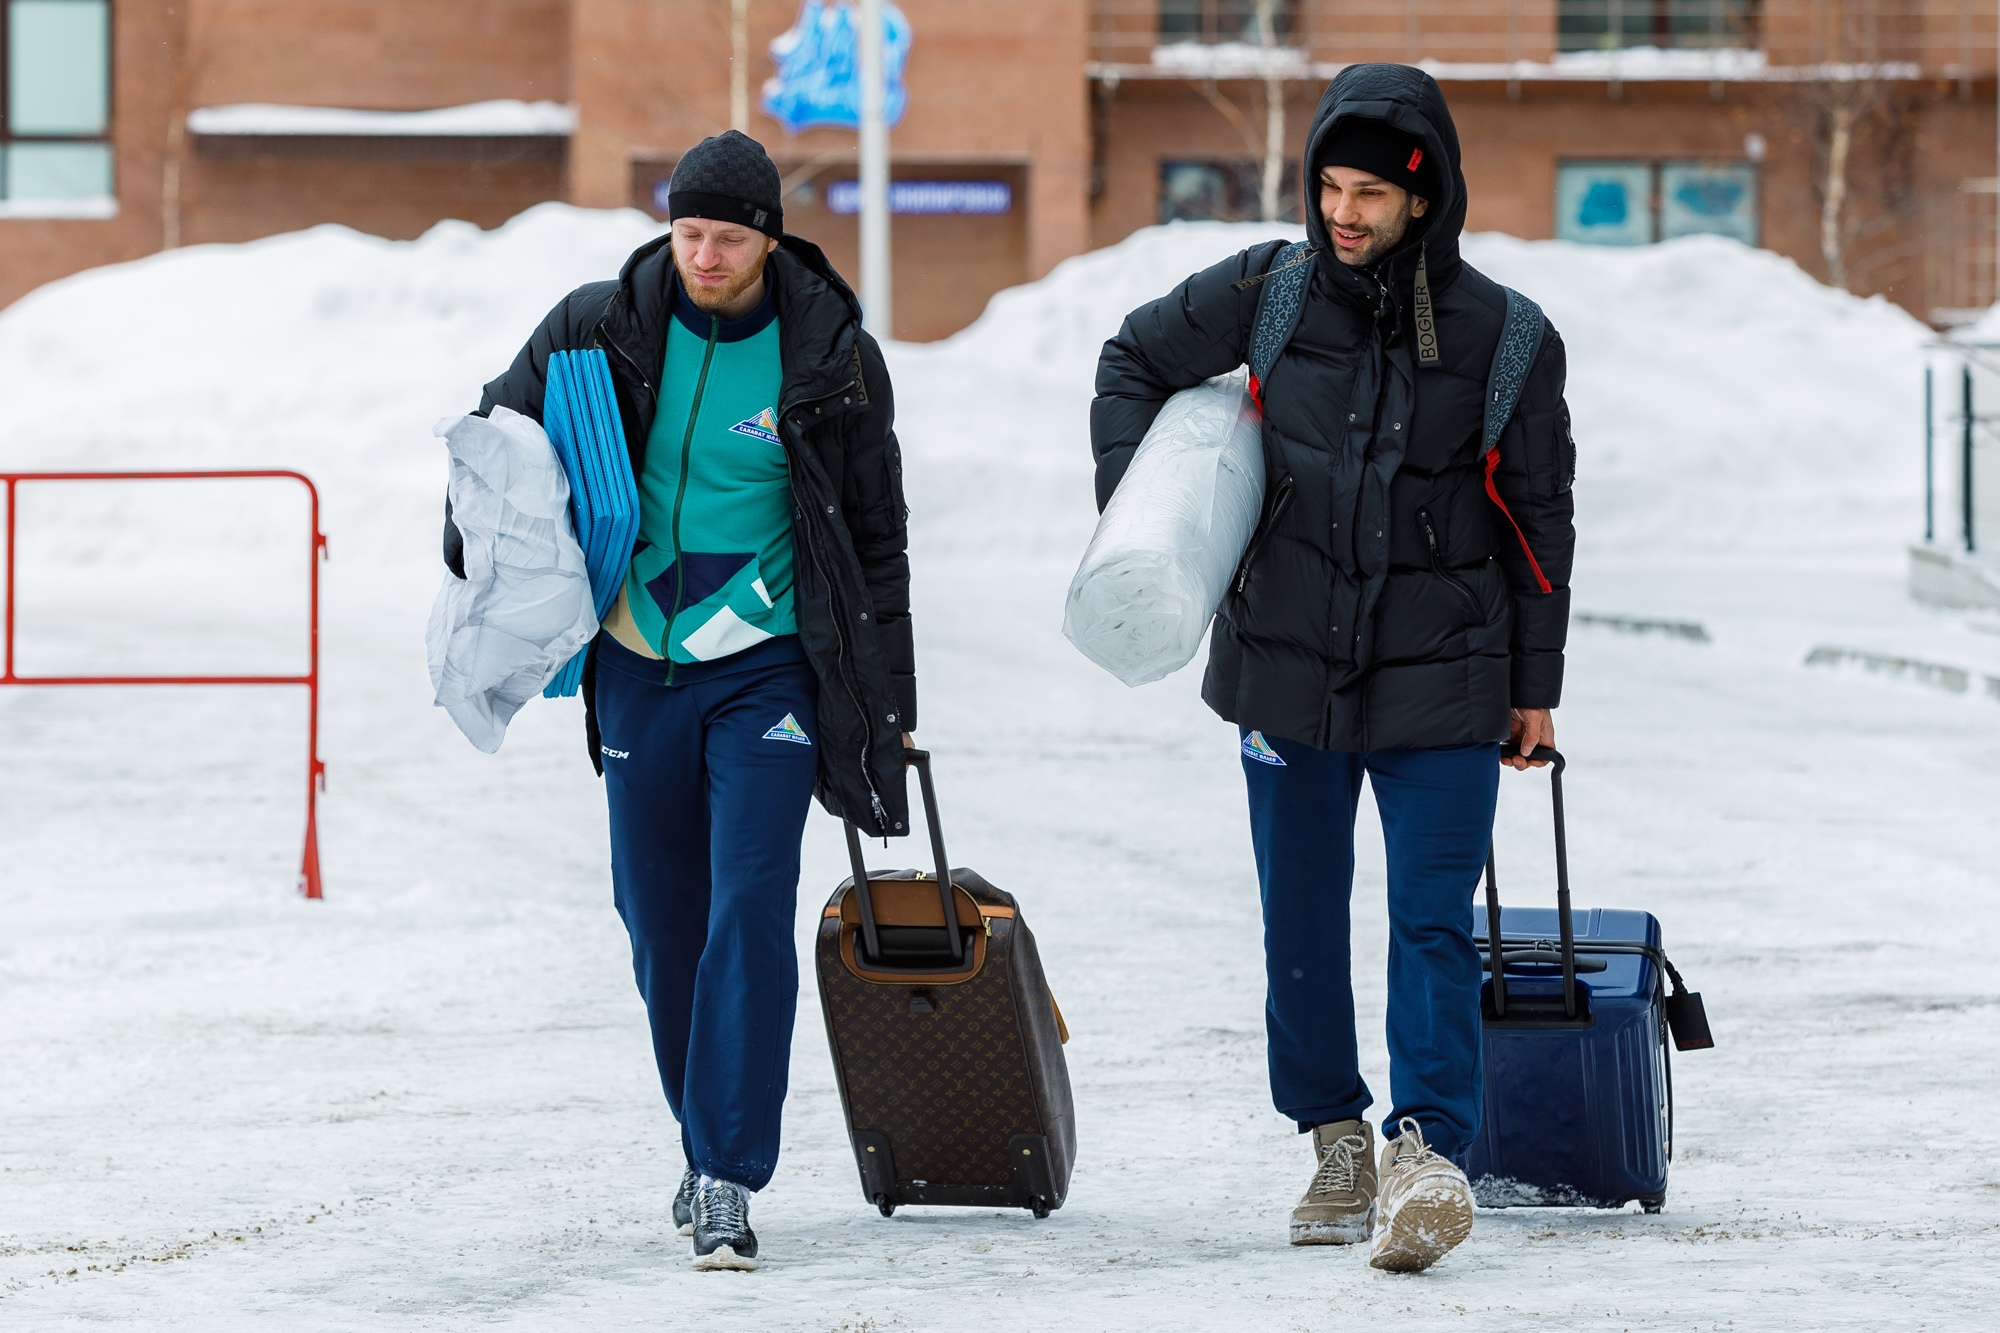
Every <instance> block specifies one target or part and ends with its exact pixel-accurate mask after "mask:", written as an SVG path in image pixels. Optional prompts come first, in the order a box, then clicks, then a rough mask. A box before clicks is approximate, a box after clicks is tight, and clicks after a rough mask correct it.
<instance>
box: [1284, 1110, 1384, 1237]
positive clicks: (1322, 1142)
mask: <svg viewBox="0 0 2000 1333" xmlns="http://www.w3.org/2000/svg"><path fill="white" fill-rule="evenodd" d="M1313 1151H1315V1152H1317V1153H1318V1154H1319V1170H1317V1171H1315V1172H1313V1178H1312V1184H1310V1185H1308V1186H1306V1193H1305V1197H1304V1198H1302V1199H1300V1200H1299V1206H1298V1207H1296V1208H1294V1209H1292V1244H1294V1245H1356V1244H1359V1243H1360V1242H1362V1241H1364V1240H1367V1239H1368V1233H1369V1232H1370V1231H1372V1230H1373V1229H1374V1226H1375V1131H1374V1130H1372V1129H1370V1128H1369V1127H1368V1122H1367V1121H1365V1120H1336V1121H1334V1122H1333V1123H1332V1124H1330V1125H1319V1126H1316V1127H1315V1128H1314V1129H1313Z"/></svg>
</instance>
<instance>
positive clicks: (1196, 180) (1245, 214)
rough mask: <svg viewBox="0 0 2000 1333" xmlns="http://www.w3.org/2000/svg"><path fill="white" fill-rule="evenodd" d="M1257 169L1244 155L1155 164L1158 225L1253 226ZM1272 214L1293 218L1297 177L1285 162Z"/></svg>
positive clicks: (1257, 211) (1259, 180) (1258, 209)
mask: <svg viewBox="0 0 2000 1333" xmlns="http://www.w3.org/2000/svg"><path fill="white" fill-rule="evenodd" d="M1262 192H1263V171H1262V168H1261V167H1260V166H1259V165H1258V164H1257V163H1256V162H1254V161H1252V160H1251V159H1249V158H1247V157H1240V158H1218V159H1209V160H1202V161H1188V160H1172V159H1170V160H1168V161H1164V162H1161V163H1160V221H1162V222H1255V221H1257V220H1258V219H1259V217H1260V216H1261V215H1262V205H1261V197H1262ZM1278 216H1279V218H1280V219H1282V220H1283V221H1286V222H1297V221H1298V220H1299V176H1298V171H1297V169H1296V167H1295V164H1293V163H1292V162H1291V161H1290V160H1289V159H1287V161H1286V164H1285V176H1284V184H1283V185H1282V186H1281V187H1280V190H1279V194H1278Z"/></svg>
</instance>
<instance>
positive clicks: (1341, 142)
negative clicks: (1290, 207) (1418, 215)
mask: <svg viewBox="0 0 2000 1333" xmlns="http://www.w3.org/2000/svg"><path fill="white" fill-rule="evenodd" d="M1314 157H1315V160H1314V162H1313V172H1314V174H1315V175H1317V174H1318V173H1319V172H1320V171H1321V170H1322V169H1323V168H1326V167H1350V168H1352V169H1354V170H1355V171H1365V172H1367V173H1368V174H1369V175H1371V176H1379V177H1381V178H1382V179H1383V180H1385V181H1388V182H1389V183H1390V184H1392V185H1400V186H1402V187H1403V188H1404V189H1406V190H1408V191H1409V192H1410V193H1411V194H1414V195H1416V196H1418V197H1419V198H1423V199H1436V198H1437V197H1438V189H1437V182H1438V174H1437V166H1436V164H1434V163H1433V162H1432V161H1431V154H1430V150H1429V149H1427V148H1425V147H1424V145H1423V141H1422V140H1420V139H1417V138H1414V137H1412V136H1411V135H1408V134H1405V133H1403V132H1402V131H1401V130H1399V129H1396V128H1394V127H1393V126H1391V125H1389V124H1388V123H1387V122H1385V121H1380V120H1372V119H1366V118H1363V117H1360V116H1349V117H1347V118H1346V119H1344V120H1342V121H1340V122H1339V123H1338V124H1336V125H1335V126H1334V127H1333V129H1332V131H1331V132H1329V133H1328V134H1327V136H1326V139H1325V141H1324V142H1322V143H1321V144H1320V147H1319V152H1318V153H1317V154H1315V155H1314Z"/></svg>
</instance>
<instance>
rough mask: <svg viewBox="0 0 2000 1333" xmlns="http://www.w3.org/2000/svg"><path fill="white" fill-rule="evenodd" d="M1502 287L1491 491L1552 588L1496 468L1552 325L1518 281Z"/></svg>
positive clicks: (1538, 579) (1490, 377)
mask: <svg viewBox="0 0 2000 1333" xmlns="http://www.w3.org/2000/svg"><path fill="white" fill-rule="evenodd" d="M1500 290H1502V291H1504V292H1506V293H1507V317H1506V319H1505V321H1504V322H1502V324H1501V326H1500V343H1499V346H1497V347H1495V348H1494V349H1493V369H1492V370H1491V371H1489V372H1488V373H1487V376H1486V429H1485V433H1484V434H1483V435H1482V436H1481V441H1480V445H1481V448H1482V449H1484V450H1485V453H1486V497H1487V498H1488V499H1489V500H1491V501H1493V503H1494V505H1495V507H1497V508H1498V509H1499V510H1500V512H1501V514H1502V515H1504V516H1505V517H1506V519H1507V523H1508V526H1510V527H1512V528H1513V529H1514V537H1515V539H1516V540H1518V541H1519V542H1520V543H1521V550H1522V552H1523V553H1525V554H1526V555H1527V557H1528V567H1529V568H1530V569H1532V570H1534V571H1535V583H1536V584H1537V585H1538V586H1539V587H1540V588H1541V590H1542V591H1543V592H1544V593H1547V592H1550V591H1553V589H1552V588H1551V587H1550V584H1549V580H1548V576H1547V575H1545V574H1543V573H1542V563H1541V561H1539V560H1537V559H1535V552H1534V549H1533V548H1532V547H1530V546H1529V545H1528V535H1527V534H1526V533H1524V532H1522V531H1521V525H1520V524H1519V523H1518V522H1516V521H1515V519H1514V515H1513V513H1512V511H1510V510H1509V509H1508V508H1507V502H1506V501H1505V500H1503V499H1501V498H1500V488H1499V487H1498V486H1496V485H1494V483H1493V473H1494V472H1495V471H1496V470H1497V469H1498V468H1499V466H1500V437H1501V436H1502V435H1503V434H1505V433H1506V430H1507V423H1508V422H1509V421H1512V420H1513V419H1514V409H1515V408H1517V407H1519V406H1520V405H1521V391H1522V390H1523V389H1525V388H1526V387H1527V384H1528V371H1529V369H1530V368H1532V367H1533V366H1534V364H1535V358H1536V357H1537V356H1539V355H1540V354H1541V350H1542V330H1543V328H1544V327H1546V325H1545V321H1544V319H1543V316H1542V308H1541V307H1540V306H1538V305H1536V304H1535V303H1534V302H1533V301H1531V300H1529V299H1528V298H1527V297H1525V296H1523V295H1521V293H1519V292H1517V291H1515V290H1514V289H1513V288H1512V287H1502V288H1501V289H1500Z"/></svg>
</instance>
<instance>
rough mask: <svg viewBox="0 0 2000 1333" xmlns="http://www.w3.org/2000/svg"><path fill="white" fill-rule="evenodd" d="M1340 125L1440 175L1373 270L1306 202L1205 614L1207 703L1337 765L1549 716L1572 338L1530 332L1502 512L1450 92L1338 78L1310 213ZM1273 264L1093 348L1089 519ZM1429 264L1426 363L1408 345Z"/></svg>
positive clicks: (1329, 99)
mask: <svg viewBox="0 0 2000 1333" xmlns="http://www.w3.org/2000/svg"><path fill="white" fill-rule="evenodd" d="M1346 116H1364V117H1371V118H1375V119H1379V120H1384V121H1387V122H1389V123H1390V124H1392V125H1394V126H1395V127H1396V128H1398V129H1400V130H1402V131H1404V132H1405V133H1407V134H1410V135H1412V136H1415V137H1418V138H1420V139H1421V140H1422V141H1423V142H1424V143H1425V144H1426V145H1427V146H1428V151H1429V153H1430V154H1431V155H1432V157H1433V160H1434V161H1437V162H1439V163H1442V164H1445V165H1446V166H1447V167H1448V170H1446V171H1445V172H1444V173H1443V175H1444V176H1445V178H1446V179H1445V182H1444V184H1443V186H1442V188H1441V189H1440V191H1439V193H1440V194H1441V195H1442V196H1443V197H1442V198H1439V199H1436V200H1433V201H1431V202H1432V207H1431V209H1430V211H1429V213H1428V215H1427V216H1426V217H1425V218H1423V219H1421V220H1420V221H1419V222H1418V223H1417V224H1415V225H1414V226H1413V227H1412V231H1411V235H1410V237H1409V239H1408V240H1407V241H1406V242H1405V243H1404V245H1402V246H1401V247H1399V248H1398V250H1397V251H1396V252H1395V253H1393V254H1392V255H1390V256H1389V257H1388V258H1387V259H1385V260H1384V261H1382V263H1381V264H1379V265H1378V266H1377V269H1376V271H1375V272H1373V273H1371V272H1368V271H1366V270H1361V269H1354V268H1349V267H1347V266H1346V265H1344V264H1342V263H1341V262H1340V261H1339V260H1338V259H1336V258H1335V257H1334V255H1333V253H1332V248H1331V245H1330V243H1329V238H1328V236H1327V228H1326V224H1325V222H1324V221H1323V220H1322V219H1321V217H1320V216H1319V210H1318V208H1317V207H1313V208H1309V209H1308V210H1307V214H1308V217H1307V233H1308V237H1309V239H1310V240H1311V242H1312V243H1313V244H1315V245H1317V246H1318V247H1320V249H1319V254H1318V256H1317V257H1316V258H1315V259H1313V260H1312V261H1310V262H1311V263H1312V265H1313V275H1312V280H1311V282H1310V284H1309V286H1308V290H1307V293H1306V298H1305V304H1304V308H1303V310H1302V311H1301V314H1300V317H1299V323H1298V328H1297V331H1296V332H1295V333H1294V334H1293V336H1292V339H1291V341H1290V343H1289V344H1288V345H1287V347H1286V350H1285V351H1284V353H1283V355H1281V356H1280V357H1279V358H1278V360H1277V361H1276V363H1275V364H1273V366H1272V367H1271V369H1270V373H1269V374H1268V375H1267V376H1266V377H1265V381H1264V383H1263V384H1262V397H1263V404H1264V412H1265V417H1264V458H1265V464H1266V476H1267V481H1266V486H1265V502H1264V503H1265V508H1264V518H1263V521H1262V523H1261V524H1260V526H1259V529H1258V532H1257V535H1256V536H1255V537H1254V538H1253V539H1252V542H1251V545H1250V549H1249V551H1248V552H1247V553H1246V556H1245V563H1244V567H1243V568H1242V570H1240V571H1239V576H1238V578H1237V579H1236V580H1235V581H1234V582H1233V583H1232V585H1231V592H1230V593H1229V595H1228V596H1226V597H1225V598H1224V601H1223V604H1222V607H1221V610H1220V612H1219V613H1218V615H1217V617H1216V622H1215V630H1214V635H1213V639H1212V644H1211V649H1210V655H1209V664H1208V675H1207V678H1206V679H1205V680H1204V681H1203V684H1202V697H1203V698H1204V699H1205V700H1206V701H1207V702H1208V704H1209V706H1210V707H1212V708H1213V709H1215V711H1216V712H1218V713H1220V714H1221V715H1222V716H1223V717H1224V718H1226V719H1228V720H1230V721H1232V722H1235V723H1238V724H1239V725H1241V726H1244V727H1250V728H1255V729H1258V730H1262V731H1266V732H1269V733H1271V734H1274V735H1278V736H1283V737H1286V738H1288V739H1291V740H1296V741H1301V742H1303V743H1305V744H1308V745H1313V746H1316V747H1318V748H1320V749H1327V750H1373V749H1390V748H1419V749H1421V748H1433V747H1439V746H1448V745H1464V744H1472V743H1476V742H1483V741H1496V740H1504V739H1506V737H1507V733H1508V708H1509V706H1510V705H1511V706H1512V707H1515V708H1553V707H1554V706H1555V705H1556V703H1557V701H1558V699H1559V697H1560V695H1561V690H1562V664H1563V658H1562V652H1563V643H1564V639H1565V636H1566V634H1567V632H1568V624H1569V574H1570V561H1571V555H1572V550H1573V547H1574V545H1575V529H1574V528H1573V526H1572V524H1571V503H1570V479H1571V475H1572V473H1573V472H1574V471H1575V449H1574V446H1573V445H1572V443H1571V441H1570V431H1569V410H1568V408H1567V407H1566V406H1565V405H1564V403H1563V377H1564V359H1563V345H1562V341H1561V339H1560V338H1558V337H1557V336H1556V333H1555V331H1554V330H1553V329H1545V330H1544V337H1543V341H1542V347H1541V352H1540V355H1539V356H1538V358H1537V359H1536V361H1535V363H1534V365H1533V367H1532V368H1531V370H1530V372H1529V376H1528V381H1527V387H1526V389H1525V390H1524V392H1523V394H1522V396H1521V402H1520V407H1519V409H1518V410H1517V412H1516V414H1515V416H1514V418H1513V421H1512V422H1511V424H1510V425H1509V426H1508V427H1507V429H1506V432H1505V434H1504V435H1503V436H1502V438H1501V441H1500V445H1499V461H1498V465H1497V470H1496V471H1495V472H1494V473H1493V474H1492V485H1493V490H1492V492H1491V495H1492V496H1497V497H1498V500H1499V502H1500V503H1497V504H1496V503H1495V501H1494V499H1493V498H1490V496H1489V491H1488V487H1487V472H1486V468H1485V466H1484V461H1483V459H1482V455H1481V450H1480V444H1481V438H1480V436H1481V428H1482V425H1483V422H1484V398H1485V393H1486V381H1487V375H1488V372H1489V370H1490V369H1491V366H1492V361H1493V352H1494V347H1495V345H1496V343H1497V342H1498V341H1499V336H1500V328H1501V323H1502V320H1503V318H1504V315H1505V312H1506V298H1505V294H1504V292H1503V290H1502V289H1501V287H1500V286H1499V285H1498V284H1496V283H1495V282H1493V281H1492V280H1491V279H1490V278H1488V277H1486V276H1485V275H1484V274H1482V273H1480V272H1478V271H1477V270H1476V269H1474V268H1472V267H1471V266H1470V265H1468V264H1466V263H1465V262H1464V261H1463V260H1461V259H1460V258H1459V253H1458V238H1459V232H1460V230H1461V229H1462V228H1463V226H1464V222H1465V177H1464V175H1463V173H1462V172H1461V171H1460V170H1459V152H1458V134H1457V131H1456V129H1455V128H1454V127H1453V125H1452V122H1451V113H1450V111H1449V110H1448V109H1447V108H1446V106H1445V101H1444V94H1443V93H1442V92H1441V91H1440V90H1439V89H1438V86H1437V84H1436V82H1435V81H1433V80H1432V79H1431V77H1430V76H1429V75H1428V74H1425V73H1423V72H1422V71H1421V70H1417V69H1413V68H1411V67H1409V66H1405V65H1357V66H1353V67H1350V68H1348V69H1346V70H1344V71H1342V72H1341V74H1340V75H1339V77H1337V78H1336V79H1334V81H1333V82H1332V83H1331V84H1330V85H1329V86H1328V87H1327V90H1326V94H1325V96H1323V97H1322V98H1321V99H1320V104H1319V111H1318V113H1317V114H1316V115H1315V117H1314V119H1313V125H1312V130H1311V132H1310V134H1309V136H1308V139H1307V147H1306V156H1305V162H1306V175H1305V181H1304V186H1305V198H1306V199H1308V200H1313V201H1317V199H1318V198H1319V189H1318V183H1317V181H1316V180H1315V179H1314V173H1313V171H1312V161H1313V154H1314V152H1315V150H1316V149H1317V148H1318V146H1319V144H1320V143H1321V142H1323V141H1324V139H1325V138H1326V136H1327V133H1328V131H1329V130H1330V129H1331V127H1332V126H1333V125H1334V123H1335V122H1336V121H1338V120H1340V119H1341V118H1342V117H1346ZM1282 248H1283V244H1282V243H1281V242H1277V241H1273V242H1269V243H1267V244H1264V245H1258V246H1253V247H1252V248H1250V249H1248V250H1245V251H1244V252H1242V253H1241V254H1239V255H1236V256H1235V257H1233V258H1231V259H1228V260H1225V261H1224V262H1222V263H1220V264H1217V265H1216V266H1214V267H1213V268H1210V269H1207V270H1205V271H1203V272H1201V273H1197V274H1196V275H1195V276H1194V277H1192V278H1189V279H1188V280H1187V281H1186V282H1184V283H1182V284H1181V285H1180V287H1178V288H1177V289H1175V290H1174V291H1173V292H1172V293H1171V294H1169V295H1168V296H1166V297H1164V298H1162V299H1161V300H1159V301H1156V302H1154V303H1153V304H1151V305H1147V306H1142V307H1141V308H1140V309H1138V310H1135V311H1133V312H1132V314H1131V315H1130V316H1128V317H1127V318H1126V320H1125V325H1124V327H1123V328H1122V329H1121V330H1120V331H1119V333H1118V336H1117V337H1116V338H1113V339H1112V340H1111V341H1110V342H1108V343H1106V344H1105V345H1104V353H1103V356H1102V358H1101V359H1100V360H1099V362H1098V368H1097V399H1096V401H1095V402H1094V403H1093V404H1092V405H1091V444H1092V449H1093V451H1094V452H1095V454H1096V457H1097V495H1098V503H1099V505H1100V506H1102V505H1103V504H1104V502H1105V501H1106V500H1108V499H1109V498H1110V495H1111V492H1112V490H1113V488H1115V487H1116V486H1117V484H1118V480H1119V478H1120V477H1122V476H1123V475H1124V472H1125V467H1126V464H1127V463H1128V462H1130V461H1131V456H1132V452H1133V450H1134V449H1136V448H1137V447H1138V444H1139V441H1140V440H1141V439H1142V438H1144V436H1145V433H1146V428H1147V427H1148V426H1149V425H1151V424H1152V421H1153V418H1154V416H1155V415H1156V414H1157V413H1158V411H1159V409H1160V405H1161V404H1162V403H1163V402H1165V400H1166V399H1167V398H1168V397H1169V396H1170V395H1172V394H1173V393H1175V392H1177V391H1179V390H1181V389H1185V388H1188V387H1190V386H1192V385H1195V384H1198V383H1200V382H1201V381H1202V380H1204V379H1207V378H1209V377H1210V376H1214V375H1220V374H1223V373H1225V372H1227V371H1230V370H1234V369H1235V368H1236V367H1238V366H1240V365H1242V364H1243V363H1244V361H1245V360H1246V359H1247V356H1248V352H1249V346H1250V338H1251V331H1252V328H1253V326H1254V324H1255V321H1256V316H1257V302H1258V298H1259V296H1260V294H1261V288H1262V284H1261V283H1260V282H1257V281H1254V279H1256V278H1257V277H1258V275H1260V274H1262V273H1264V272H1265V271H1267V270H1268V269H1269V267H1270V266H1271V263H1272V260H1273V259H1274V258H1275V257H1276V255H1277V253H1278V252H1279V250H1280V249H1282ZM1420 267H1421V269H1422V271H1423V274H1424V277H1425V278H1426V279H1427V285H1428V288H1429V292H1430V297H1431V301H1432V303H1433V306H1434V310H1435V319H1436V336H1437V347H1438V354H1437V356H1436V357H1435V359H1423V358H1420V356H1419V354H1418V351H1417V341H1416V332H1415V319H1414V307H1415V304H1416V301H1415V296H1416V290H1415V289H1416V281H1417V278H1418V274H1419V269H1420ZM1246 279H1250V280H1252V281H1249V282H1248V283H1247V285H1246V283H1245V280H1246ZM1503 505H1504V509H1503V507H1502V506H1503ZM1516 524H1518V525H1519V531H1518V533H1517V531H1516V527H1515V525H1516Z"/></svg>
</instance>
